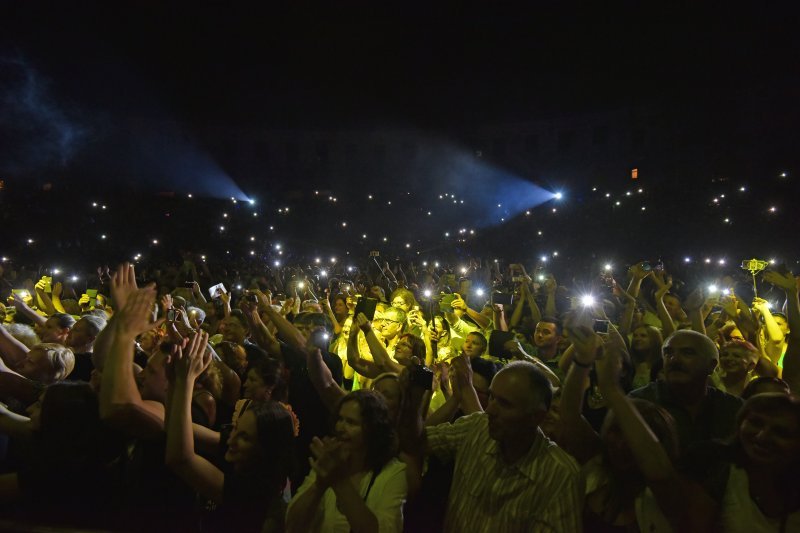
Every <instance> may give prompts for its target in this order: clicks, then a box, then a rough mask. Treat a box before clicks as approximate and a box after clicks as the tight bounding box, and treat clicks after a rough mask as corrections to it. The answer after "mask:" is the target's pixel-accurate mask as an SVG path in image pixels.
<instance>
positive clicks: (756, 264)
mask: <svg viewBox="0 0 800 533" xmlns="http://www.w3.org/2000/svg"><path fill="white" fill-rule="evenodd" d="M768 264H769V263H768V262H766V261H761V260H760V259H746V260H744V261H742V268H743V269H744V270H747V271H748V272H750V274H751V275H752V276H753V296H755V297H756V298H758V288H757V287H756V274H758V273H759V272H761V271H762V270H764V269H765V268H767V265H768Z"/></svg>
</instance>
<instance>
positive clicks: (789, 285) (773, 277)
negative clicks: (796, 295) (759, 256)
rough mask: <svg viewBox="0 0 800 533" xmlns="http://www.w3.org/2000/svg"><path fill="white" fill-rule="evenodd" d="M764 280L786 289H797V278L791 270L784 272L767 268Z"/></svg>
mask: <svg viewBox="0 0 800 533" xmlns="http://www.w3.org/2000/svg"><path fill="white" fill-rule="evenodd" d="M764 281H766V282H767V283H771V284H772V285H775V286H776V287H778V288H780V289H783V290H785V291H795V292H796V291H797V280H796V279H795V278H794V275H793V274H792V273H791V272H786V273H784V274H782V273H780V272H776V271H774V270H767V271H766V272H764Z"/></svg>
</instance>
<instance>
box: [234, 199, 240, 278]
mask: <svg viewBox="0 0 800 533" xmlns="http://www.w3.org/2000/svg"><path fill="white" fill-rule="evenodd" d="M234 201H235V200H234ZM236 290H237V291H240V290H242V286H241V285H237V286H236Z"/></svg>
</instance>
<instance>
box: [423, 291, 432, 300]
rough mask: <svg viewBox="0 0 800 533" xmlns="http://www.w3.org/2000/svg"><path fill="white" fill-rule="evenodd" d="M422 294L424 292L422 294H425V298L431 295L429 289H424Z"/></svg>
mask: <svg viewBox="0 0 800 533" xmlns="http://www.w3.org/2000/svg"><path fill="white" fill-rule="evenodd" d="M422 294H424V295H425V298H430V297H431V291H430V289H425V292H423V293H422Z"/></svg>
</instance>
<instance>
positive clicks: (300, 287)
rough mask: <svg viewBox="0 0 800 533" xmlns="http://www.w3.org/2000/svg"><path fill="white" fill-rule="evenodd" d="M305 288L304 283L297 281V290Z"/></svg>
mask: <svg viewBox="0 0 800 533" xmlns="http://www.w3.org/2000/svg"><path fill="white" fill-rule="evenodd" d="M305 287H306V284H305V283H304V282H302V281H298V282H297V288H298V289H304V288H305Z"/></svg>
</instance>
